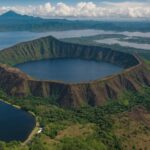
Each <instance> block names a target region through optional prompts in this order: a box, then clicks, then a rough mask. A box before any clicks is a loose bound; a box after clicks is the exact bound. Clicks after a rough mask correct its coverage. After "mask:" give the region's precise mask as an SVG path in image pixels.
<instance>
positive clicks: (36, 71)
mask: <svg viewBox="0 0 150 150" xmlns="http://www.w3.org/2000/svg"><path fill="white" fill-rule="evenodd" d="M16 67H18V68H20V69H21V70H22V71H23V72H25V73H27V74H29V75H30V76H32V77H34V78H37V79H41V80H55V81H63V82H67V83H68V82H69V83H79V82H88V81H92V80H96V79H101V78H104V77H106V76H109V75H112V74H114V73H118V72H120V71H122V70H123V68H121V67H118V66H116V65H113V64H110V63H106V62H97V61H92V60H82V59H49V60H40V61H33V62H27V63H23V64H19V65H17V66H16Z"/></svg>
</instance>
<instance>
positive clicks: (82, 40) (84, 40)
mask: <svg viewBox="0 0 150 150" xmlns="http://www.w3.org/2000/svg"><path fill="white" fill-rule="evenodd" d="M126 37H127V36H125V35H122V34H101V35H94V36H89V37H77V38H66V39H62V40H63V41H65V42H71V43H79V44H83V45H94V46H95V45H96V46H100V47H107V48H112V49H113V50H117V51H122V52H128V53H138V54H139V55H140V56H141V57H142V58H144V59H148V60H150V51H149V50H144V49H136V48H131V47H123V46H120V45H119V44H112V45H109V44H102V43H97V42H96V40H101V39H108V38H118V39H119V40H120V41H126V42H133V43H138V44H149V39H150V38H144V37H132V38H130V39H125V38H126Z"/></svg>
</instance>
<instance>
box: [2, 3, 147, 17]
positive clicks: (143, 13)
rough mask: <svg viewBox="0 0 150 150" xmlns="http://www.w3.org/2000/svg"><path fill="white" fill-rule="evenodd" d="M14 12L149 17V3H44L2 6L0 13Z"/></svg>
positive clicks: (36, 14)
mask: <svg viewBox="0 0 150 150" xmlns="http://www.w3.org/2000/svg"><path fill="white" fill-rule="evenodd" d="M10 9H11V10H14V11H17V12H19V13H22V14H27V15H33V16H40V17H55V16H59V17H70V16H71V17H90V18H91V17H92V18H94V17H97V18H100V17H120V18H122V17H131V18H142V17H148V18H149V17H150V3H144V2H143V3H141V2H118V3H117V2H116V3H111V2H101V3H99V5H96V4H94V3H93V2H79V3H77V4H76V5H74V6H70V5H67V4H65V3H62V2H60V3H57V4H56V5H52V4H51V3H49V2H48V3H45V4H43V5H38V6H26V7H25V6H13V7H11V6H10V7H9V6H3V7H0V13H3V12H5V11H7V10H10Z"/></svg>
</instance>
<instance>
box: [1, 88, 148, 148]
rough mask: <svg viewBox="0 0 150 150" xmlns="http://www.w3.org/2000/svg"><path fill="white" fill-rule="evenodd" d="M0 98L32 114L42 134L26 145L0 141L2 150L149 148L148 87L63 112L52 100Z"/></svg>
mask: <svg viewBox="0 0 150 150" xmlns="http://www.w3.org/2000/svg"><path fill="white" fill-rule="evenodd" d="M0 97H1V99H4V100H5V101H8V102H10V103H12V104H15V105H19V106H21V108H23V109H25V110H30V111H33V112H34V113H35V114H36V116H37V117H38V121H39V122H40V126H42V127H43V129H44V130H43V132H42V133H41V134H39V135H36V136H35V137H34V138H33V139H32V140H31V141H30V142H29V143H28V144H27V145H25V146H22V145H21V144H20V143H18V142H11V143H4V142H0V149H1V150H5V149H6V150H7V149H9V150H11V149H12V150H79V149H80V150H107V149H108V150H109V149H112V150H124V149H143V150H144V149H146V148H147V149H148V147H149V146H150V144H149V140H150V113H149V108H150V88H148V87H145V88H143V89H142V90H141V92H140V93H131V92H125V93H124V94H123V95H122V96H120V98H119V99H118V100H116V101H111V100H110V101H108V102H107V103H106V104H105V105H103V106H101V107H90V106H87V107H82V108H78V109H63V108H61V107H59V106H58V105H57V104H55V98H54V97H53V98H47V99H43V98H37V97H32V96H30V97H26V98H21V99H16V98H14V97H8V96H7V95H6V94H5V93H3V92H2V91H1V93H0Z"/></svg>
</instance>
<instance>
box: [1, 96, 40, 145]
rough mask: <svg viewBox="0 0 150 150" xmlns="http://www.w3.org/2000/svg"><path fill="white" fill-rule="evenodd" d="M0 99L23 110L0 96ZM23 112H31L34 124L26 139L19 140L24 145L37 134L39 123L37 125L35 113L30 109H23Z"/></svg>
mask: <svg viewBox="0 0 150 150" xmlns="http://www.w3.org/2000/svg"><path fill="white" fill-rule="evenodd" d="M0 101H1V102H3V103H5V104H8V105H11V106H12V107H14V108H17V109H20V110H22V111H25V110H23V109H22V108H21V107H20V106H18V105H14V104H12V103H10V102H8V101H5V100H3V99H1V98H0ZM25 112H27V113H29V114H31V115H32V116H33V117H34V118H35V126H34V128H33V129H32V131H31V133H30V134H29V135H28V137H27V139H26V140H25V141H21V145H26V144H28V143H29V142H30V141H31V140H32V138H33V137H34V136H35V135H37V134H38V133H37V132H38V130H39V128H40V125H39V122H38V120H37V117H36V115H35V114H34V113H33V112H32V111H25Z"/></svg>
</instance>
